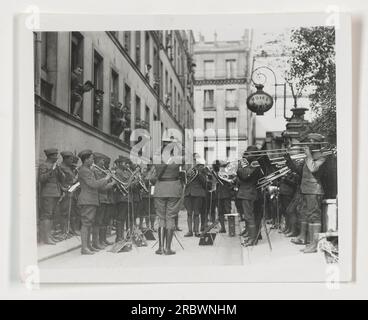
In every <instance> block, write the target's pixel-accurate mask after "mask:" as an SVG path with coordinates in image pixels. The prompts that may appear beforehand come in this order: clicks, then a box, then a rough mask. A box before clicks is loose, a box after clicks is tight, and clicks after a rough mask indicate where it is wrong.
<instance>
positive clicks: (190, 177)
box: [186, 167, 199, 185]
mask: <svg viewBox="0 0 368 320" xmlns="http://www.w3.org/2000/svg"><path fill="white" fill-rule="evenodd" d="M198 174H199V171H198V169H197V168H196V167H192V168H190V169H189V170H188V171H187V179H186V182H187V185H189V184H191V183H192V182H193V181H194V180H195V179H196V178H197V177H198Z"/></svg>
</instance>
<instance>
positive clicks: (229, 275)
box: [11, 13, 354, 283]
mask: <svg viewBox="0 0 368 320" xmlns="http://www.w3.org/2000/svg"><path fill="white" fill-rule="evenodd" d="M334 14H335V15H336V13H334ZM30 19H31V20H30ZM32 19H39V20H32ZM333 20H334V21H335V22H336V23H337V24H336V25H335V28H336V79H337V80H336V84H337V87H336V101H337V149H338V190H339V198H338V207H339V209H338V210H339V214H340V215H339V251H340V254H339V256H340V263H339V279H340V281H341V282H350V281H352V275H353V269H352V266H353V251H354V250H353V241H352V239H353V225H352V221H353V209H352V208H353V206H352V181H353V176H352V159H353V158H352V59H351V57H352V56H351V50H352V47H351V21H350V16H349V15H347V14H338V16H336V17H335V19H333ZM32 21H33V22H34V21H36V22H38V24H33V26H37V29H36V30H32V28H30V25H31V26H32ZM330 22H331V16H330V15H329V14H326V13H316V14H314V13H307V14H301V13H296V14H252V15H249V14H210V15H88V14H84V15H83V14H75V15H71V14H39V15H38V16H37V17H32V16H30V15H19V16H17V17H16V19H15V28H14V29H15V34H14V49H15V52H14V54H15V57H14V58H15V61H16V62H15V72H14V77H15V90H14V95H15V96H14V102H15V105H14V110H15V112H14V117H15V121H14V123H15V145H14V155H15V156H16V158H17V159H18V160H16V162H15V163H14V165H15V166H16V167H17V170H16V171H17V176H16V182H15V184H14V186H13V188H14V190H13V191H14V193H13V194H14V197H13V202H14V206H13V209H14V214H13V217H12V218H13V219H14V221H12V223H13V224H16V225H17V226H18V230H17V231H18V233H17V235H16V237H18V236H19V239H17V241H14V242H13V246H15V247H14V249H15V251H16V252H17V255H15V256H14V255H13V257H12V259H13V260H12V262H11V263H12V264H13V267H14V270H16V272H15V274H18V275H19V277H20V278H21V279H24V277H25V275H26V274H27V272H28V271H29V269H30V268H33V267H36V266H37V232H36V227H37V226H36V203H35V202H36V183H35V127H34V123H35V122H34V85H33V83H34V77H33V67H34V60H33V31H76V30H81V31H105V30H122V31H123V30H167V29H177V30H182V29H184V30H186V29H201V28H206V29H209V28H213V26H216V29H218V30H219V29H221V28H243V29H244V28H257V27H264V26H265V25H267V27H268V28H270V27H272V26H277V27H302V26H305V27H307V26H319V25H326V23H330ZM21 159H25V160H26V161H22V160H21ZM296 271H297V270H296ZM279 274H280V273H279V272H277V270H274V269H272V266H271V267H270V268H269V273H268V274H263V275H262V276H260V275H259V274H257V275H255V274H252V273H251V272H247V267H246V266H244V267H243V266H240V267H239V266H226V267H211V266H208V267H182V268H181V267H176V268H148V267H147V268H144V269H141V268H139V269H135V268H120V269H111V268H108V269H102V268H100V269H62V268H61V269H57V270H56V269H53V270H44V269H42V273H41V274H40V281H41V283H97V282H101V283H109V282H110V283H120V282H123V283H152V282H157V283H164V282H176V283H191V282H192V283H193V282H194V283H198V282H239V283H240V282H324V281H326V277H327V274H326V275H325V277H320V276H319V277H313V275H312V276H308V275H305V274H300V273H298V272H295V273H291V274H289V275H288V277H287V278H285V277H283V276H279Z"/></svg>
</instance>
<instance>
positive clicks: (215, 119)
mask: <svg viewBox="0 0 368 320" xmlns="http://www.w3.org/2000/svg"><path fill="white" fill-rule="evenodd" d="M251 43H252V32H251V31H250V30H246V31H245V32H244V35H243V37H242V39H241V40H238V41H217V39H216V34H215V40H214V41H211V42H208V41H205V39H204V37H203V36H200V39H199V41H197V42H196V43H195V47H194V58H195V64H196V71H195V86H194V104H195V106H196V117H195V121H194V126H195V128H198V129H202V130H204V131H205V134H204V136H200V135H197V136H196V140H195V150H196V152H198V153H199V154H200V155H202V156H203V157H204V158H205V160H206V161H207V163H211V162H212V161H213V160H215V159H223V160H225V159H237V158H238V157H239V156H240V155H241V154H242V152H243V151H244V150H245V149H246V148H247V146H248V145H250V144H252V143H253V131H254V126H253V116H252V113H251V112H250V111H249V110H248V109H247V107H246V99H247V96H248V94H249V79H250V70H251V65H250V61H251Z"/></svg>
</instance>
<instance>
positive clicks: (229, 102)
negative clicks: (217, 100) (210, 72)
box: [225, 89, 236, 108]
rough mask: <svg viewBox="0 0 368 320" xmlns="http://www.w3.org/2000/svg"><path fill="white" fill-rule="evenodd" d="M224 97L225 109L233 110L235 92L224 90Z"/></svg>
mask: <svg viewBox="0 0 368 320" xmlns="http://www.w3.org/2000/svg"><path fill="white" fill-rule="evenodd" d="M225 95H226V97H225V100H226V101H225V106H226V108H235V107H236V90H235V89H226V92H225Z"/></svg>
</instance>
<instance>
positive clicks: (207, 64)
mask: <svg viewBox="0 0 368 320" xmlns="http://www.w3.org/2000/svg"><path fill="white" fill-rule="evenodd" d="M214 77H215V63H214V61H213V60H206V61H204V78H205V79H212V78H214Z"/></svg>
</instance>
